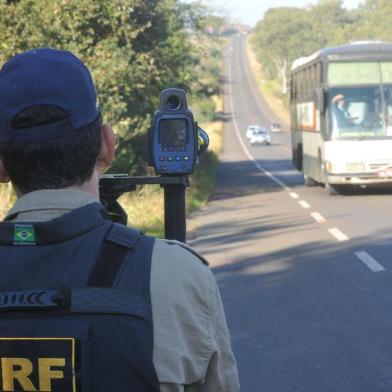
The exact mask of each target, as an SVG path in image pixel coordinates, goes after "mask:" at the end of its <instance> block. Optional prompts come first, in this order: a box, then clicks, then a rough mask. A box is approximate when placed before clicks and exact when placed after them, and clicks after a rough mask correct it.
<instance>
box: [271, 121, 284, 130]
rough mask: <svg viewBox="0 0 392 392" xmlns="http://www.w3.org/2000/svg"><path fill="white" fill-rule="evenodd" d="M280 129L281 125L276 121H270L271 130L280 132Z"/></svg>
mask: <svg viewBox="0 0 392 392" xmlns="http://www.w3.org/2000/svg"><path fill="white" fill-rule="evenodd" d="M281 130H282V125H280V124H278V123H272V124H271V127H270V131H271V132H280V131H281Z"/></svg>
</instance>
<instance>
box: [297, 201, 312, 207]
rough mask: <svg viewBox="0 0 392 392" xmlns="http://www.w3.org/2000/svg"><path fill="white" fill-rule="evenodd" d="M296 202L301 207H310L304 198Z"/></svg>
mask: <svg viewBox="0 0 392 392" xmlns="http://www.w3.org/2000/svg"><path fill="white" fill-rule="evenodd" d="M298 204H299V205H300V206H301V207H302V208H310V204H309V203H307V202H306V201H305V200H300V201H299V202H298Z"/></svg>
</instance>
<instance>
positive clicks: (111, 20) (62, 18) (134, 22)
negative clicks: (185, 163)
mask: <svg viewBox="0 0 392 392" xmlns="http://www.w3.org/2000/svg"><path fill="white" fill-rule="evenodd" d="M202 18H203V15H200V14H198V12H197V9H196V8H195V7H194V6H193V5H186V4H183V3H181V2H180V1H179V0H149V1H148V6H146V1H145V0H105V1H96V0H19V1H12V2H11V1H8V2H4V1H2V2H0V39H1V48H2V50H1V51H0V61H1V62H3V61H5V60H6V59H7V58H9V57H10V56H12V55H14V54H16V53H18V52H21V51H24V50H27V49H30V48H33V47H44V46H49V47H55V48H59V49H67V50H71V51H72V52H74V53H75V54H76V55H78V56H79V57H81V58H82V59H83V61H84V62H85V63H86V64H87V65H88V66H89V68H90V69H91V70H92V74H93V78H94V80H95V83H96V86H97V90H98V95H99V99H100V104H101V107H102V112H103V114H104V119H105V121H108V122H110V123H112V124H113V125H114V127H115V130H116V131H117V134H118V135H119V148H118V159H117V161H116V163H115V170H121V171H126V172H129V173H131V174H132V173H135V172H140V171H141V170H142V169H143V167H144V166H145V161H146V153H147V148H146V146H147V140H146V130H147V129H148V127H149V125H150V120H151V115H152V113H153V112H154V110H155V109H156V107H157V104H158V95H159V91H160V90H161V89H163V88H165V87H168V86H173V87H182V88H184V87H185V86H187V87H188V88H187V90H188V92H192V91H189V87H190V88H192V89H194V90H195V91H196V92H197V93H198V94H200V93H206V90H205V89H204V87H203V82H200V83H199V82H198V80H201V79H202V78H200V74H199V75H197V74H196V71H198V72H203V70H204V68H203V66H202V65H201V64H202V57H201V56H197V55H195V54H194V52H195V51H197V50H198V49H197V46H196V45H195V43H194V42H193V38H192V34H190V32H189V29H188V30H185V29H184V25H185V23H188V24H189V26H188V27H190V28H192V29H194V30H195V29H197V28H198V26H199V25H201V24H202ZM198 24H199V25H198ZM207 93H208V91H207Z"/></svg>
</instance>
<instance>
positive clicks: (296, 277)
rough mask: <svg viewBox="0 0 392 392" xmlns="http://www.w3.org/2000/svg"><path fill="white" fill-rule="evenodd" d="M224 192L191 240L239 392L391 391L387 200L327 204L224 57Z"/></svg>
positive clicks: (364, 196)
mask: <svg viewBox="0 0 392 392" xmlns="http://www.w3.org/2000/svg"><path fill="white" fill-rule="evenodd" d="M225 60H226V62H225V64H226V68H225V74H226V80H225V116H226V123H225V141H224V151H223V154H222V156H221V164H220V167H219V170H218V174H217V188H216V191H215V193H214V195H213V197H212V200H211V202H210V204H209V205H208V207H207V208H205V209H204V210H202V211H201V212H200V213H198V215H197V216H196V217H195V218H194V219H195V220H196V221H197V223H198V225H199V226H198V230H197V236H196V238H194V239H193V240H192V241H191V245H193V246H194V247H195V248H196V249H197V250H198V251H200V252H201V253H202V254H203V255H205V256H206V257H207V258H208V259H209V260H210V263H211V267H212V269H213V271H214V273H215V276H216V278H217V280H218V283H219V286H220V289H221V294H222V299H223V302H224V305H225V310H226V317H227V321H228V324H229V328H230V330H231V334H232V342H233V348H234V351H235V354H236V358H237V362H238V368H239V374H240V382H241V387H242V388H241V390H242V391H244V392H264V391H265V392H292V391H300V392H346V391H353V392H354V391H355V392H378V391H392V257H391V255H392V238H391V236H392V233H391V232H392V193H391V192H382V193H380V192H378V193H377V192H365V191H362V192H358V193H356V194H352V195H348V196H343V195H333V196H330V195H328V194H327V192H326V191H325V190H324V189H323V188H321V187H311V188H307V187H305V186H304V185H303V179H302V177H301V175H300V173H298V172H296V171H295V170H294V168H293V166H292V164H291V151H290V137H289V133H288V132H287V131H288V130H284V132H282V133H273V134H272V145H271V146H257V147H256V146H251V145H250V144H249V143H248V141H247V139H246V138H245V130H246V127H247V126H248V125H249V124H261V125H265V126H269V124H270V123H271V122H275V121H276V120H277V119H275V118H274V117H273V115H272V113H271V111H270V110H269V109H268V108H267V107H266V104H265V101H264V99H263V98H262V97H260V96H259V94H258V92H257V89H256V87H255V82H254V80H253V78H252V75H251V74H250V73H249V69H248V66H247V63H246V57H245V52H244V37H243V36H238V37H236V38H235V39H234V40H233V42H232V44H231V46H230V47H229V48H228V50H227V52H226V55H225Z"/></svg>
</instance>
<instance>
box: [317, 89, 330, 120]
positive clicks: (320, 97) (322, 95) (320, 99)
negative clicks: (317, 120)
mask: <svg viewBox="0 0 392 392" xmlns="http://www.w3.org/2000/svg"><path fill="white" fill-rule="evenodd" d="M316 100H317V108H318V110H319V112H320V114H324V113H325V109H326V106H327V91H326V90H325V88H322V87H320V88H317V89H316Z"/></svg>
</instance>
